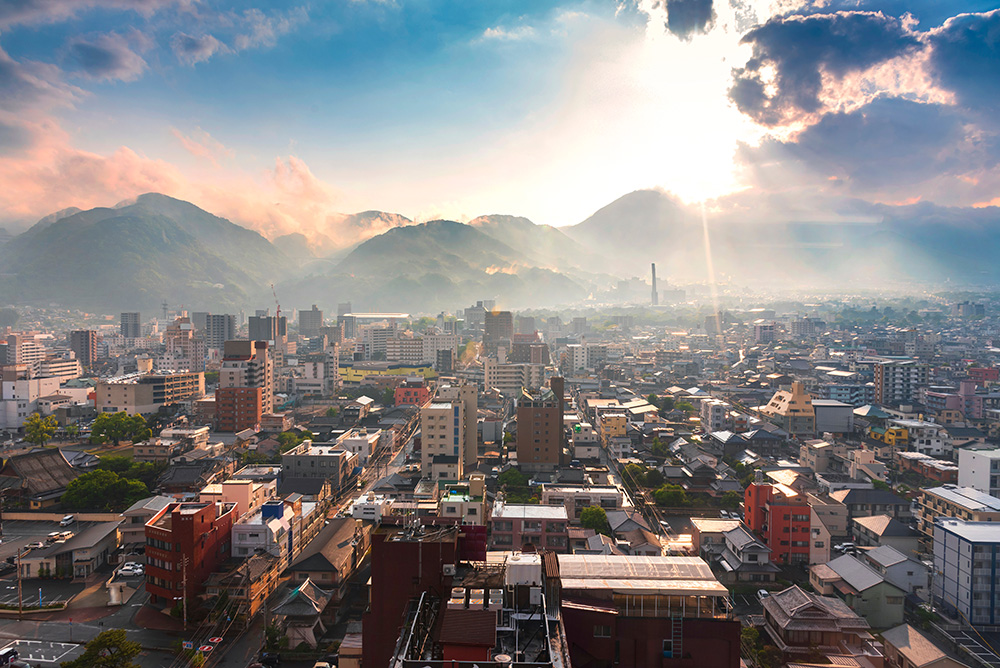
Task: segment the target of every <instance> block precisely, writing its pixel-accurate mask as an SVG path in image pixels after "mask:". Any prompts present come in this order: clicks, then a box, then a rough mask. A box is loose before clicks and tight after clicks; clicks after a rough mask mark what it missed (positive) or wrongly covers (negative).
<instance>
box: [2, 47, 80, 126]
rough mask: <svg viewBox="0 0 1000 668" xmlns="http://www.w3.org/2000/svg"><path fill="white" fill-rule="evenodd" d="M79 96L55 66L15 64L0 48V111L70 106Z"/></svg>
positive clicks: (23, 62) (31, 62) (76, 90)
mask: <svg viewBox="0 0 1000 668" xmlns="http://www.w3.org/2000/svg"><path fill="white" fill-rule="evenodd" d="M82 95H83V91H82V90H80V89H79V88H77V87H75V86H71V85H69V84H67V83H65V82H64V81H63V80H62V73H61V72H60V70H59V68H58V67H56V66H55V65H49V64H46V63H39V62H34V61H16V60H14V59H13V58H11V57H10V56H9V55H8V54H7V52H6V51H4V50H3V49H2V48H0V110H5V111H15V112H18V111H25V110H28V109H35V110H37V109H49V108H52V107H58V106H69V105H72V104H73V103H74V102H76V101H77V100H78V99H80V97H81V96H82Z"/></svg>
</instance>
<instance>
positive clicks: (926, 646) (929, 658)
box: [882, 624, 961, 668]
mask: <svg viewBox="0 0 1000 668" xmlns="http://www.w3.org/2000/svg"><path fill="white" fill-rule="evenodd" d="M882 639H883V640H885V643H886V644H887V645H892V646H893V647H895V648H896V649H897V650H899V653H900V654H901V655H903V656H904V657H906V659H908V661H909V663H911V664H912V665H913V666H915V667H916V668H921V667H922V666H926V665H929V664H932V663H934V662H936V661H940V660H941V659H944V658H947V657H948V655H947V654H945V653H944V652H943V651H941V649H940V648H939V647H938V646H937V645H935V644H934V643H933V642H932V641H931V639H930V638H928V637H927V636H925V635H924V634H923V633H921V632H920V631H918V630H917V629H915V628H913V627H912V626H910V625H909V624H901V625H900V626H897V627H896V628H894V629H889V630H888V631H884V632H883V633H882ZM956 664H957V662H956ZM958 665H961V664H958Z"/></svg>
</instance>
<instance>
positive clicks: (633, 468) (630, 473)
mask: <svg viewBox="0 0 1000 668" xmlns="http://www.w3.org/2000/svg"><path fill="white" fill-rule="evenodd" d="M645 474H646V468H645V467H643V466H639V465H638V464H634V463H633V464H628V465H626V466H625V482H627V483H633V484H634V485H635V486H636V487H638V486H639V485H641V484H642V480H643V476H644V475H645Z"/></svg>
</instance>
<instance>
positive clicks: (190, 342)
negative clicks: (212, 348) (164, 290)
mask: <svg viewBox="0 0 1000 668" xmlns="http://www.w3.org/2000/svg"><path fill="white" fill-rule="evenodd" d="M163 342H164V343H165V344H166V346H167V352H166V354H165V355H164V356H163V359H162V360H161V366H162V367H165V368H170V369H185V370H187V371H204V370H205V340H204V339H202V338H201V337H199V336H196V335H195V330H194V324H193V323H192V322H191V319H190V318H188V317H187V316H182V317H179V318H176V319H175V320H174V321H173V322H172V323H171V324H170V326H169V327H167V331H165V332H164V333H163Z"/></svg>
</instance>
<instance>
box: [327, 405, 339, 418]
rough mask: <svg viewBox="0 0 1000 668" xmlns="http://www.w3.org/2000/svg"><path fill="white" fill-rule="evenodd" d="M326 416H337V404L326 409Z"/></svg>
mask: <svg viewBox="0 0 1000 668" xmlns="http://www.w3.org/2000/svg"><path fill="white" fill-rule="evenodd" d="M326 416H327V417H328V418H332V417H337V407H336V406H330V407H329V408H327V409H326Z"/></svg>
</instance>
